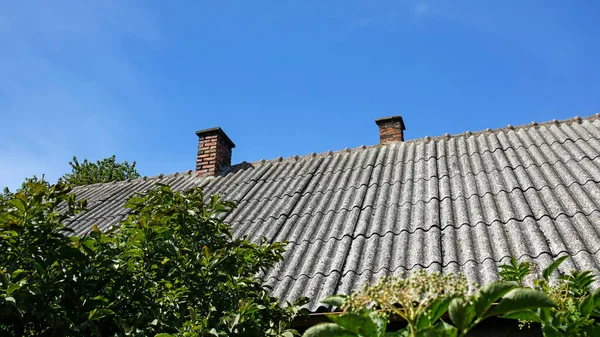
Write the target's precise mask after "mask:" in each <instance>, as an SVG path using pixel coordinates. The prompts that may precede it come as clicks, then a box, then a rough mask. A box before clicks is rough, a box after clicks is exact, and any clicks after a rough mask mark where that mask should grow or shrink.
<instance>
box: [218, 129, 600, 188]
mask: <svg viewBox="0 0 600 337" xmlns="http://www.w3.org/2000/svg"><path fill="white" fill-rule="evenodd" d="M591 139H595V140H597V141H600V139H599V138H596V137H594V136H590V137H587V138H584V137H579V138H566V139H564V140H563V141H560V140H555V141H553V142H551V143H542V144H540V145H537V144H535V143H534V144H530V145H519V146H517V147H513V146H508V147H506V148H502V147H497V148H495V149H493V150H484V151H481V152H477V151H476V152H473V153H461V154H453V155H450V156H448V155H441V156H439V157H433V156H429V157H426V158H419V159H417V160H414V159H409V160H407V161H406V162H404V161H402V162H400V161H397V162H393V163H386V164H381V163H378V164H374V165H372V164H368V165H367V166H365V167H362V166H359V167H350V168H346V169H334V170H331V171H324V172H317V173H316V174H322V175H324V174H328V173H331V174H337V173H340V172H347V171H354V170H361V169H362V170H364V169H366V168H368V167H369V166H371V165H372V166H373V167H377V166H382V167H386V166H391V165H398V164H402V165H406V164H408V163H410V162H412V163H413V164H417V163H419V162H420V161H429V160H431V159H437V158H445V159H450V158H453V157H456V158H457V159H460V158H461V157H464V156H472V155H474V154H478V155H480V156H483V155H484V154H486V153H490V154H493V153H495V152H496V151H500V150H501V151H507V150H509V149H511V150H513V151H517V150H519V149H525V150H528V149H529V148H531V147H540V146H541V145H547V146H552V145H554V144H561V145H562V144H565V143H566V142H567V141H571V142H573V143H575V142H577V141H580V140H582V141H589V140H591ZM480 172H481V171H480ZM490 172H491V171H490ZM316 174H315V175H316ZM467 174H468V173H467ZM305 176H306V175H304V174H301V175H297V176H291V178H289V179H294V178H297V177H305ZM287 179H288V178H275V179H271V180H269V179H267V180H264V182H265V183H266V182H277V181H285V180H287ZM252 182H254V183H257V182H258V180H256V179H250V180H248V181H242V182H240V183H234V184H224V185H223V188H231V187H237V186H240V185H244V184H250V183H252Z"/></svg>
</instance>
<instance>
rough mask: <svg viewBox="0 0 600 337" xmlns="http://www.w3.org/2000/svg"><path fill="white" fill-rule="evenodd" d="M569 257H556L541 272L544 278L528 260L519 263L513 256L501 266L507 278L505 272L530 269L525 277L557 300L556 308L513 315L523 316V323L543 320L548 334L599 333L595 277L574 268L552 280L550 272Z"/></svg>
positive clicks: (590, 336) (599, 294)
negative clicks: (536, 272)
mask: <svg viewBox="0 0 600 337" xmlns="http://www.w3.org/2000/svg"><path fill="white" fill-rule="evenodd" d="M566 259H567V256H562V257H560V258H558V259H556V261H554V262H553V263H552V264H550V266H548V268H546V269H544V270H543V271H542V277H541V278H540V277H539V276H534V275H533V272H534V268H533V266H532V265H531V264H530V263H529V262H521V263H517V261H516V259H512V261H511V264H510V265H505V266H502V267H503V269H504V270H505V271H507V272H508V274H504V275H502V276H503V277H505V279H506V278H507V277H506V275H513V274H514V273H515V271H517V270H525V269H527V270H528V272H527V273H526V274H525V275H524V276H523V278H524V277H532V276H533V277H534V278H533V284H534V287H535V288H536V289H539V290H540V291H543V292H545V293H547V294H548V295H549V297H550V298H552V300H553V301H554V302H555V303H556V306H555V307H553V308H544V309H539V310H530V311H524V312H518V313H515V314H514V315H513V317H514V318H518V319H521V321H522V323H523V324H527V323H528V322H537V323H540V324H541V325H542V331H543V333H544V336H547V337H558V336H564V337H567V336H588V337H593V336H600V324H599V323H598V322H597V321H596V318H598V317H600V290H596V291H594V292H592V291H591V289H590V286H591V284H592V283H593V281H594V278H595V276H594V275H592V272H591V271H572V272H571V273H570V274H568V275H562V276H561V277H560V278H559V279H558V281H557V282H554V283H553V284H551V282H550V275H551V274H552V273H553V272H554V271H555V270H556V269H557V268H558V267H559V266H560V264H562V263H563V262H564V261H565V260H566ZM523 278H521V282H522V280H523ZM509 279H510V280H513V279H512V278H509Z"/></svg>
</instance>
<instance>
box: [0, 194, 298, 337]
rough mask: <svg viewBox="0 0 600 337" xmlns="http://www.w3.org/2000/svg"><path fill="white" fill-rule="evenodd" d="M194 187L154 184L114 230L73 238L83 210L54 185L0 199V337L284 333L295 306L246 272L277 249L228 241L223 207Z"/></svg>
mask: <svg viewBox="0 0 600 337" xmlns="http://www.w3.org/2000/svg"><path fill="white" fill-rule="evenodd" d="M204 200H205V198H204V195H203V193H202V191H201V190H199V189H192V190H189V191H187V192H173V191H172V190H171V189H170V188H169V187H167V186H159V187H158V188H157V189H155V190H153V191H150V192H148V193H147V194H146V195H143V196H137V197H135V198H132V199H130V200H129V201H128V203H127V207H129V208H130V209H131V212H130V214H129V215H128V216H127V218H126V219H125V220H123V221H122V222H121V223H120V230H118V231H117V230H111V231H108V232H100V231H99V230H98V229H97V227H94V229H92V230H90V233H89V234H88V235H85V236H82V237H78V236H74V235H70V234H72V232H71V230H70V229H69V228H67V227H66V226H65V222H66V221H67V220H68V219H69V218H70V217H72V216H73V215H75V214H76V213H78V212H81V211H83V210H84V208H85V206H86V205H85V201H76V200H75V196H74V195H73V194H70V191H69V189H68V188H67V187H66V186H64V185H61V184H58V185H54V186H50V187H47V186H44V185H43V184H31V185H30V186H28V188H27V193H24V192H23V191H21V192H18V193H16V194H14V195H11V196H9V197H8V198H6V199H3V200H1V201H0V251H1V252H2V254H0V335H2V336H4V335H13V336H155V335H157V334H160V336H167V335H169V334H172V335H177V336H292V335H293V333H294V331H292V330H287V327H288V324H289V322H291V320H292V319H293V318H294V316H295V315H296V314H298V313H299V311H300V309H299V305H302V304H304V303H305V301H304V300H300V301H299V302H297V303H295V304H289V303H288V305H286V306H282V305H281V303H280V302H278V301H277V300H276V299H275V298H272V297H270V296H269V295H268V292H267V290H266V289H265V288H264V287H263V285H262V283H261V281H260V279H258V278H257V277H256V275H257V274H258V273H259V272H260V271H263V270H265V269H267V268H269V267H271V266H273V265H274V264H275V263H277V262H278V261H280V260H281V259H282V252H283V250H284V245H283V244H280V243H275V244H268V243H267V242H266V241H264V240H263V241H262V242H261V243H260V244H253V243H250V242H248V241H246V240H244V239H233V238H232V236H231V233H230V229H229V226H228V225H227V224H225V223H223V222H222V221H221V220H220V218H219V217H218V214H219V213H222V212H229V211H231V209H232V208H233V207H234V205H233V204H232V203H231V202H226V201H222V200H220V199H219V197H218V196H212V197H210V198H209V201H208V202H205V201H204Z"/></svg>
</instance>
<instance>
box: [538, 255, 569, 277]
mask: <svg viewBox="0 0 600 337" xmlns="http://www.w3.org/2000/svg"><path fill="white" fill-rule="evenodd" d="M568 257H569V256H568V255H565V256H561V257H559V258H558V259H556V261H554V262H552V263H551V264H550V265H549V266H548V268H546V269H544V271H543V272H542V276H543V277H544V280H546V281H548V280H549V279H550V275H552V272H553V271H554V270H556V268H558V266H560V265H561V264H562V263H563V262H564V261H565V260H566V259H567V258H568Z"/></svg>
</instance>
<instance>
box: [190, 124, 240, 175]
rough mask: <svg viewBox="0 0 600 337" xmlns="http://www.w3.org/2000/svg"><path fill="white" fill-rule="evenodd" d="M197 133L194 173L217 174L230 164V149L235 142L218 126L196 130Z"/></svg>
mask: <svg viewBox="0 0 600 337" xmlns="http://www.w3.org/2000/svg"><path fill="white" fill-rule="evenodd" d="M196 134H197V135H198V158H197V159H196V174H198V176H202V177H209V176H213V177H214V176H217V175H219V174H220V173H221V172H223V170H224V169H226V168H227V167H230V166H231V149H233V148H234V147H235V144H234V143H233V142H232V141H231V139H229V137H227V135H226V134H225V132H224V131H223V130H222V129H221V128H219V127H216V128H211V129H205V130H199V131H196Z"/></svg>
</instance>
